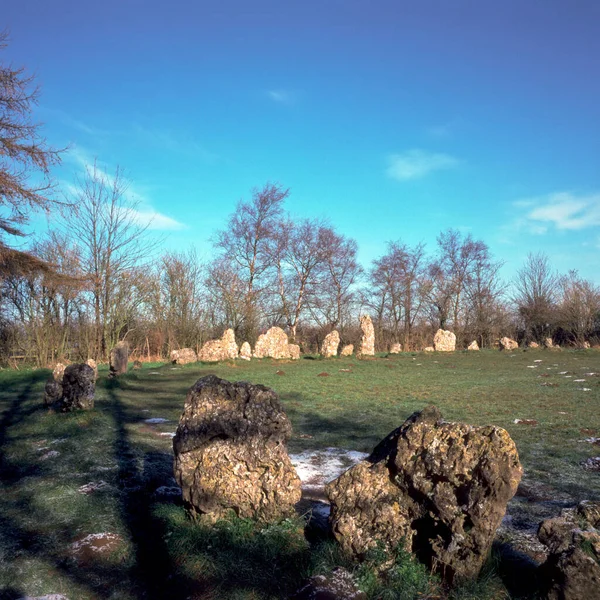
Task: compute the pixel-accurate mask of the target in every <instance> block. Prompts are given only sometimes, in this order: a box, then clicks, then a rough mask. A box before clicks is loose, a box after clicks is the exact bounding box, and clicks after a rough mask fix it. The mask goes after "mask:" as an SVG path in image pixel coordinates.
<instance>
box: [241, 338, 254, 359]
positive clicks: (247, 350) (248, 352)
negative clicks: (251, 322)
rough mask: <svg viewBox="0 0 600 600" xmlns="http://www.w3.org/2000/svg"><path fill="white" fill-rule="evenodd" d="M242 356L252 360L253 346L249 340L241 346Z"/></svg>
mask: <svg viewBox="0 0 600 600" xmlns="http://www.w3.org/2000/svg"><path fill="white" fill-rule="evenodd" d="M240 358H241V359H242V360H250V359H251V358H252V348H251V347H250V344H249V343H248V342H244V343H243V344H242V346H241V348H240Z"/></svg>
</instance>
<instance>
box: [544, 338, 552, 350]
mask: <svg viewBox="0 0 600 600" xmlns="http://www.w3.org/2000/svg"><path fill="white" fill-rule="evenodd" d="M544 346H545V347H546V348H554V343H553V342H552V338H551V337H547V338H546V339H545V340H544Z"/></svg>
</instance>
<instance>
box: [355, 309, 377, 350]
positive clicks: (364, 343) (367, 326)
mask: <svg viewBox="0 0 600 600" xmlns="http://www.w3.org/2000/svg"><path fill="white" fill-rule="evenodd" d="M360 328H361V330H362V337H361V339H360V350H359V352H358V353H359V354H362V355H363V356H374V355H375V328H374V327H373V321H371V317H370V316H369V315H362V316H361V318H360Z"/></svg>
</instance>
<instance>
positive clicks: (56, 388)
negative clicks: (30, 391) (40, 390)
mask: <svg viewBox="0 0 600 600" xmlns="http://www.w3.org/2000/svg"><path fill="white" fill-rule="evenodd" d="M62 395H63V387H62V380H61V381H60V382H59V381H56V379H54V377H50V378H49V379H48V381H47V382H46V387H45V388H44V406H56V405H57V404H58V403H59V402H60V399H61V398H62Z"/></svg>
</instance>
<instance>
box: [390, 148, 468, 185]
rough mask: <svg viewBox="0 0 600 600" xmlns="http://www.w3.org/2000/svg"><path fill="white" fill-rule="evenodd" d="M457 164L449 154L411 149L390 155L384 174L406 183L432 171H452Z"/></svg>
mask: <svg viewBox="0 0 600 600" xmlns="http://www.w3.org/2000/svg"><path fill="white" fill-rule="evenodd" d="M459 164H460V161H459V160H458V159H457V158H455V157H454V156H451V155H449V154H442V153H434V152H426V151H425V150H418V149H413V150H407V151H406V152H403V153H402V154H392V155H390V156H389V157H388V168H387V170H386V173H387V175H388V177H391V178H392V179H396V180H398V181H408V180H410V179H420V178H421V177H425V176H426V175H428V174H429V173H432V172H434V171H440V170H442V169H452V168H454V167H456V166H458V165H459Z"/></svg>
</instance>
